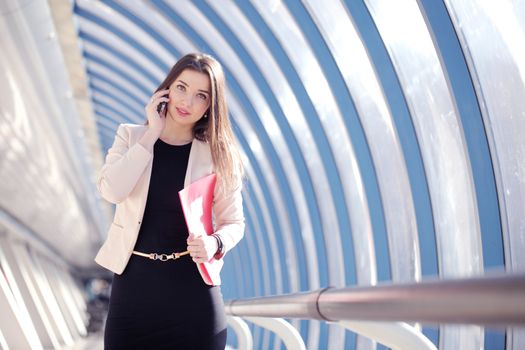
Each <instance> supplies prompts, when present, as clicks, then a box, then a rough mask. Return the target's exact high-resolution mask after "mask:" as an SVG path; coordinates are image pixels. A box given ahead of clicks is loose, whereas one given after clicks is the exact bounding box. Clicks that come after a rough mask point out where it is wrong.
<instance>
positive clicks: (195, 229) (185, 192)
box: [179, 174, 223, 285]
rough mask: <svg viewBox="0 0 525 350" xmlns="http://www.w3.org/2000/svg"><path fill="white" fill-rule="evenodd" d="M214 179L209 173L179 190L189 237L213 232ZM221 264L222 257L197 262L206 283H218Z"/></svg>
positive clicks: (219, 281) (213, 175) (219, 282)
mask: <svg viewBox="0 0 525 350" xmlns="http://www.w3.org/2000/svg"><path fill="white" fill-rule="evenodd" d="M215 180H216V178H215V174H210V175H208V176H205V177H203V178H201V179H199V180H197V181H195V182H193V183H191V184H190V185H189V186H187V187H186V188H184V189H182V190H181V191H179V197H180V202H181V205H182V211H183V212H184V218H185V219H186V225H187V226H188V232H189V234H190V237H198V236H201V235H205V234H206V235H211V234H213V222H212V205H213V191H214V189H215ZM222 265H223V261H222V259H221V260H217V259H215V258H212V259H211V260H210V261H208V262H204V263H200V264H197V268H198V269H199V272H200V273H201V275H202V277H203V279H204V282H206V284H208V285H219V284H221V278H220V271H221V268H222Z"/></svg>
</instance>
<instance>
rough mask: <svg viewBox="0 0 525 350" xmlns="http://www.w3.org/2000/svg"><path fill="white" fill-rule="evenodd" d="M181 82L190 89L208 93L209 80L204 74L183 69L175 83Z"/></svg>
mask: <svg viewBox="0 0 525 350" xmlns="http://www.w3.org/2000/svg"><path fill="white" fill-rule="evenodd" d="M181 80H182V81H183V82H185V83H186V84H187V85H188V86H189V87H191V88H192V89H196V90H204V91H210V78H209V77H208V75H207V74H206V73H201V72H198V71H195V70H193V69H185V70H183V71H182V73H180V75H179V76H178V77H177V79H175V82H177V81H181Z"/></svg>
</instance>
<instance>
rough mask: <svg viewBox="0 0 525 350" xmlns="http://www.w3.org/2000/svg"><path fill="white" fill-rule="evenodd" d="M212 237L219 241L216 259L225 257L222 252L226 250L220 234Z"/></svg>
mask: <svg viewBox="0 0 525 350" xmlns="http://www.w3.org/2000/svg"><path fill="white" fill-rule="evenodd" d="M212 236H213V237H215V239H216V240H217V251H216V252H215V255H214V257H215V258H216V259H220V258H221V257H222V255H223V254H222V251H223V249H224V245H223V244H222V239H221V237H220V236H219V235H218V234H215V233H214V234H213V235H212Z"/></svg>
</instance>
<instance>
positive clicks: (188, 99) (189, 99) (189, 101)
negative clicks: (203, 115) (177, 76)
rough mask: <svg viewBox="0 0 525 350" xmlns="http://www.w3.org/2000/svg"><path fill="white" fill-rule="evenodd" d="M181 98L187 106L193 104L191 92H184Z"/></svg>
mask: <svg viewBox="0 0 525 350" xmlns="http://www.w3.org/2000/svg"><path fill="white" fill-rule="evenodd" d="M183 100H184V104H185V105H186V106H187V107H191V106H192V105H193V96H191V94H185V95H184V99H183Z"/></svg>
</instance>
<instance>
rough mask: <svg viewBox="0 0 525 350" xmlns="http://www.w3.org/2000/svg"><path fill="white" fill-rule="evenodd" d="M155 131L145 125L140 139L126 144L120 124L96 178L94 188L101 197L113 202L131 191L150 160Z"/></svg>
mask: <svg viewBox="0 0 525 350" xmlns="http://www.w3.org/2000/svg"><path fill="white" fill-rule="evenodd" d="M156 134H158V133H157V132H156V131H152V130H150V129H148V131H146V133H145V134H144V136H143V137H142V138H141V139H140V140H139V142H137V143H136V144H134V145H133V146H131V147H129V133H128V130H127V128H126V126H125V125H123V124H121V125H119V127H118V130H117V134H116V136H115V141H114V142H113V145H112V146H111V148H110V149H109V150H108V154H107V155H106V162H105V164H104V166H103V167H102V169H101V170H100V172H99V176H98V179H97V188H98V190H99V192H100V194H101V195H102V197H103V198H104V199H106V200H107V201H108V202H111V203H115V204H116V203H120V202H122V201H123V200H124V199H125V198H126V197H127V196H128V195H129V194H130V192H131V191H132V190H133V188H134V187H135V185H136V184H137V181H138V179H139V178H140V176H141V175H142V173H143V172H144V169H145V168H146V166H147V165H148V162H149V161H150V160H151V157H152V149H153V144H154V143H155V141H156V139H157V138H158V135H157V136H156Z"/></svg>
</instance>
